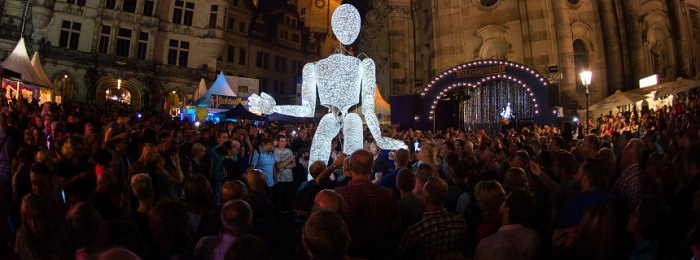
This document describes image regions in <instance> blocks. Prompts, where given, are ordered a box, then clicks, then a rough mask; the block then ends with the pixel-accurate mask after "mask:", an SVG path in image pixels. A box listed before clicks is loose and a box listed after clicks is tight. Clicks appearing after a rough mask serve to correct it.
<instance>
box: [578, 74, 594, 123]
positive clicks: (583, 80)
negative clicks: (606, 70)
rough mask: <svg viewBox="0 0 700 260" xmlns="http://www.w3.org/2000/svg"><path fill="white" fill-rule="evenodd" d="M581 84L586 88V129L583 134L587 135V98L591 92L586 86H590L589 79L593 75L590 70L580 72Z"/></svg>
mask: <svg viewBox="0 0 700 260" xmlns="http://www.w3.org/2000/svg"><path fill="white" fill-rule="evenodd" d="M579 75H580V76H581V83H583V86H584V87H586V128H585V134H588V96H590V95H591V92H590V91H589V89H588V86H590V85H591V78H592V77H593V73H592V72H591V71H590V70H586V71H582V72H581V74H579Z"/></svg>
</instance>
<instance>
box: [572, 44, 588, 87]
mask: <svg viewBox="0 0 700 260" xmlns="http://www.w3.org/2000/svg"><path fill="white" fill-rule="evenodd" d="M574 66H576V90H577V91H579V92H584V91H586V87H585V86H584V85H583V83H581V78H580V77H581V76H580V75H579V73H581V72H582V71H584V70H588V69H590V67H589V66H590V62H589V60H588V48H587V47H586V44H585V43H583V41H582V40H581V39H576V40H574Z"/></svg>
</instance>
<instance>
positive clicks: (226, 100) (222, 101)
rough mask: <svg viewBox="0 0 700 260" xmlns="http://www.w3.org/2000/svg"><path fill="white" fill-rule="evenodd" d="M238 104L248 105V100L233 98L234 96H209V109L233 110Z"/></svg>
mask: <svg viewBox="0 0 700 260" xmlns="http://www.w3.org/2000/svg"><path fill="white" fill-rule="evenodd" d="M238 104H241V105H244V106H246V105H248V98H241V97H234V96H223V95H211V107H213V108H222V109H225V108H233V107H235V106H237V105H238Z"/></svg>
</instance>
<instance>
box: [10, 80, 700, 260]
mask: <svg viewBox="0 0 700 260" xmlns="http://www.w3.org/2000/svg"><path fill="white" fill-rule="evenodd" d="M694 97H695V94H693V93H690V94H687V97H685V98H684V97H681V98H678V99H676V103H675V104H674V106H673V107H661V108H659V109H658V110H646V109H641V110H639V111H634V110H633V111H632V112H629V113H620V114H616V115H609V116H607V117H601V118H600V119H599V120H591V122H590V128H588V129H589V131H588V134H585V133H584V132H585V129H586V128H585V127H584V124H577V123H573V122H562V123H561V124H556V125H537V124H534V125H528V126H518V127H511V128H508V129H504V130H503V131H502V132H500V133H496V134H489V133H486V132H484V131H480V130H478V129H475V130H458V129H448V130H445V131H417V130H416V131H414V130H410V129H399V128H397V127H388V128H386V129H384V131H383V135H384V136H389V137H393V138H396V139H400V140H404V141H405V142H406V144H407V146H408V147H409V149H408V150H406V149H399V150H392V151H388V150H382V149H381V148H380V147H378V146H377V145H376V143H374V142H373V141H372V137H371V135H370V134H369V133H367V131H365V132H366V134H365V140H366V145H365V149H361V150H358V151H355V152H352V153H351V154H344V153H343V152H342V151H343V137H342V133H341V134H340V135H339V136H338V137H336V138H335V139H333V140H332V142H331V143H332V145H331V147H330V149H331V155H330V157H329V158H328V160H326V161H316V162H309V152H310V149H311V147H312V143H313V136H314V134H315V131H316V128H315V127H316V125H315V124H308V123H304V124H300V123H276V122H251V121H244V120H243V121H237V122H222V123H218V124H214V123H211V122H204V123H202V124H201V125H200V124H194V123H190V122H183V121H180V120H179V119H177V118H171V117H169V116H168V115H166V114H162V113H137V112H133V111H132V110H130V109H129V108H128V107H126V106H124V105H123V104H118V103H103V104H99V105H97V104H89V103H73V104H52V103H44V104H42V105H38V104H37V103H29V102H27V101H25V100H12V101H11V102H0V184H1V185H0V198H1V202H2V204H1V206H2V207H0V215H1V216H2V219H1V220H0V242H2V247H0V259H324V260H325V259H626V258H629V259H662V258H663V259H690V258H691V257H696V258H697V257H698V256H700V193H698V186H699V185H700V184H699V182H700V180H699V179H700V175H699V174H698V172H699V171H700V140H699V139H698V123H699V122H700V105H699V103H698V101H697V100H698V99H697V98H694Z"/></svg>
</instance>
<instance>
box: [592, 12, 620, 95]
mask: <svg viewBox="0 0 700 260" xmlns="http://www.w3.org/2000/svg"><path fill="white" fill-rule="evenodd" d="M598 4H600V9H601V13H600V16H601V19H602V22H601V27H602V29H603V49H604V51H605V64H606V73H607V75H606V76H607V77H606V78H607V79H608V82H607V83H608V88H607V90H608V91H607V92H608V93H604V96H607V95H609V94H612V93H614V92H615V90H623V89H622V88H623V86H625V85H626V84H625V73H624V66H623V64H622V59H623V56H622V52H621V47H622V46H621V44H622V43H621V42H620V35H619V34H618V28H620V26H619V24H618V23H617V18H616V15H615V6H614V3H613V1H608V0H602V1H598ZM610 87H612V88H610Z"/></svg>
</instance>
